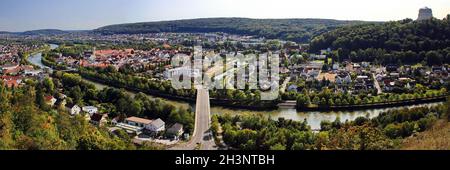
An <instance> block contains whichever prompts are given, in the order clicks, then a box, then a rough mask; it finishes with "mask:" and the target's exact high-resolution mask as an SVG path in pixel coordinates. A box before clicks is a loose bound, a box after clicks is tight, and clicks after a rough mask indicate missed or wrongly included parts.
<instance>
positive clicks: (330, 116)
mask: <svg viewBox="0 0 450 170" xmlns="http://www.w3.org/2000/svg"><path fill="white" fill-rule="evenodd" d="M84 81H86V82H88V83H91V84H93V85H95V87H96V88H97V89H100V90H101V89H104V88H107V87H109V86H107V85H105V84H100V83H97V82H93V81H90V80H87V79H84ZM126 92H127V93H128V94H130V95H131V96H134V95H135V94H136V93H134V92H131V91H126ZM147 96H148V97H150V98H153V99H160V100H163V101H166V102H168V103H170V104H172V105H174V106H177V107H184V108H188V107H191V109H193V110H194V109H195V104H189V103H187V102H182V101H175V100H167V99H163V98H160V97H155V96H151V95H147ZM443 103H444V102H434V103H427V104H418V105H411V106H401V107H395V108H384V109H367V110H359V111H330V112H323V111H315V112H298V111H297V110H296V109H286V108H280V109H278V110H273V111H254V110H244V109H230V108H225V107H219V106H211V114H227V113H228V114H231V115H245V114H260V115H264V116H267V117H270V118H271V119H273V120H278V118H285V119H292V120H296V121H303V120H305V119H306V121H307V122H308V124H309V125H310V126H311V128H312V129H314V130H317V129H320V123H321V122H322V121H324V120H328V121H334V120H335V119H336V118H337V117H339V118H340V119H341V121H342V122H345V121H346V120H349V121H353V120H355V119H356V118H357V117H361V116H364V117H369V118H374V117H377V116H378V115H379V114H380V113H382V112H386V111H389V110H395V109H403V108H414V107H422V106H428V107H432V106H437V105H439V104H443Z"/></svg>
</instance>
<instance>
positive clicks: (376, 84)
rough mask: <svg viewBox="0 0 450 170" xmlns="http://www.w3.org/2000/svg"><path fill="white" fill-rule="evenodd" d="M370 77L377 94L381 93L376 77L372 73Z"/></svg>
mask: <svg viewBox="0 0 450 170" xmlns="http://www.w3.org/2000/svg"><path fill="white" fill-rule="evenodd" d="M372 77H373V82H374V84H375V88H377V91H378V92H377V93H378V94H381V93H383V90H381V87H380V83H378V80H377V77H376V76H375V74H374V73H372Z"/></svg>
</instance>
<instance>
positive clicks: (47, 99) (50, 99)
mask: <svg viewBox="0 0 450 170" xmlns="http://www.w3.org/2000/svg"><path fill="white" fill-rule="evenodd" d="M56 101H58V100H57V99H56V98H54V97H53V96H45V103H46V104H48V105H50V106H52V107H53V106H54V105H55V103H56Z"/></svg>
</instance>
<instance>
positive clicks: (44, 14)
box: [0, 0, 450, 31]
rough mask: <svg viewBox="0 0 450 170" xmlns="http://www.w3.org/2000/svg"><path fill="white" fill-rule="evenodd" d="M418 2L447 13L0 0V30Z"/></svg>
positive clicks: (219, 1)
mask: <svg viewBox="0 0 450 170" xmlns="http://www.w3.org/2000/svg"><path fill="white" fill-rule="evenodd" d="M424 6H428V7H430V8H432V9H433V14H434V16H435V17H436V18H439V19H442V18H444V17H445V16H446V15H447V14H449V13H450V0H371V1H369V0H1V1H0V30H2V31H24V30H33V29H45V28H56V29H64V30H82V29H93V28H98V27H101V26H105V25H109V24H119V23H130V22H143V21H160V20H174V19H190V18H207V17H249V18H327V19H340V20H366V21H389V20H400V19H404V18H412V19H416V18H417V14H418V10H419V8H421V7H424Z"/></svg>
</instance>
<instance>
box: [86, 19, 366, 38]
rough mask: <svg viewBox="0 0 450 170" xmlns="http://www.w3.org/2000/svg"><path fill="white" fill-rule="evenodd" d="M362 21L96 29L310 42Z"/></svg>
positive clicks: (196, 22) (208, 22)
mask: <svg viewBox="0 0 450 170" xmlns="http://www.w3.org/2000/svg"><path fill="white" fill-rule="evenodd" d="M360 23H363V22H362V21H339V20H330V19H249V18H203V19H188V20H176V21H160V22H143V23H131V24H119V25H110V26H105V27H101V28H98V29H96V30H94V31H95V32H97V33H102V34H140V33H160V32H178V33H180V32H187V33H207V32H225V33H230V34H239V35H253V36H258V37H266V38H270V39H276V38H278V39H284V40H290V41H295V42H301V43H307V42H309V41H310V40H311V38H312V37H314V36H316V35H319V34H321V33H324V32H327V31H330V30H333V29H335V28H337V27H340V26H345V25H354V24H360Z"/></svg>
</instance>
